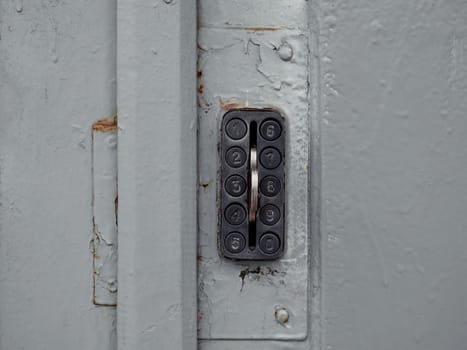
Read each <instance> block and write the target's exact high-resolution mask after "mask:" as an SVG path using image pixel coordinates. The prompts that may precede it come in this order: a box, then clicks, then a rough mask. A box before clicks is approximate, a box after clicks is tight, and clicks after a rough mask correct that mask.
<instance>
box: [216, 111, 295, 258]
mask: <svg viewBox="0 0 467 350" xmlns="http://www.w3.org/2000/svg"><path fill="white" fill-rule="evenodd" d="M285 131H286V130H285V123H284V118H283V117H282V116H281V114H280V113H279V112H277V111H274V110H255V109H239V110H231V111H229V112H227V113H226V114H225V115H224V117H223V119H222V127H221V147H220V152H221V156H220V159H221V172H220V175H221V179H220V186H221V188H220V211H219V215H220V234H219V249H220V251H221V254H222V255H223V256H224V257H227V258H231V259H238V260H273V259H277V258H280V257H281V255H282V254H283V252H284V246H285V233H284V232H285V203H284V200H285V172H284V164H285Z"/></svg>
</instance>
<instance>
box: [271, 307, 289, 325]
mask: <svg viewBox="0 0 467 350" xmlns="http://www.w3.org/2000/svg"><path fill="white" fill-rule="evenodd" d="M274 317H275V319H276V321H277V322H279V323H280V324H285V323H287V322H288V321H289V312H288V311H287V309H286V308H285V307H280V308H277V309H276V311H275V312H274Z"/></svg>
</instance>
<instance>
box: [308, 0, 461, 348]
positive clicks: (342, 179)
mask: <svg viewBox="0 0 467 350" xmlns="http://www.w3.org/2000/svg"><path fill="white" fill-rule="evenodd" d="M314 9H315V11H316V13H317V14H319V16H320V23H321V25H320V56H321V63H322V65H321V71H322V75H321V77H322V81H321V89H322V94H321V102H322V103H321V106H322V109H321V117H322V169H323V173H322V187H321V189H322V231H323V234H324V236H323V239H324V242H325V246H324V250H323V258H324V259H323V261H324V270H323V275H324V282H325V285H324V288H325V292H324V294H325V298H324V301H325V307H324V310H325V318H326V322H325V323H324V324H325V325H326V329H325V332H326V336H325V338H326V347H327V348H329V349H347V350H357V349H358V350H361V349H381V350H386V349H387V350H389V349H410V350H414V349H423V350H439V349H449V350H457V349H465V348H466V344H467V333H466V325H467V324H466V321H467V303H466V290H467V268H466V267H467V253H466V252H467V218H466V215H465V214H466V209H467V176H466V174H467V2H466V1H456V0H454V1H425V0H414V1H404V0H395V1H365V0H357V1H352V2H349V1H322V2H320V5H316V7H315V8H314Z"/></svg>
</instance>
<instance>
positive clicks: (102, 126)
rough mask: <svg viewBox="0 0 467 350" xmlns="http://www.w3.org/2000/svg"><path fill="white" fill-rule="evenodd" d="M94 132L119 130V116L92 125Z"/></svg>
mask: <svg viewBox="0 0 467 350" xmlns="http://www.w3.org/2000/svg"><path fill="white" fill-rule="evenodd" d="M92 130H93V131H98V132H112V131H115V130H117V116H114V117H111V118H103V119H100V120H98V121H97V122H95V123H94V124H92Z"/></svg>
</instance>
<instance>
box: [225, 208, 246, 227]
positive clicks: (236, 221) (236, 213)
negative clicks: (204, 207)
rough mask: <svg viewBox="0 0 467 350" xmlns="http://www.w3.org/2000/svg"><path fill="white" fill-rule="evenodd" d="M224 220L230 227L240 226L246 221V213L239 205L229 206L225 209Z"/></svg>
mask: <svg viewBox="0 0 467 350" xmlns="http://www.w3.org/2000/svg"><path fill="white" fill-rule="evenodd" d="M225 219H226V220H227V222H228V223H229V224H231V225H240V224H241V223H242V222H243V221H245V219H246V211H245V208H243V207H242V206H241V205H240V204H236V203H234V204H231V205H229V206H228V207H227V209H225Z"/></svg>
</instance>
